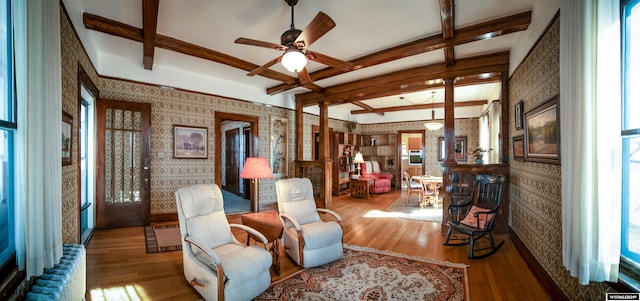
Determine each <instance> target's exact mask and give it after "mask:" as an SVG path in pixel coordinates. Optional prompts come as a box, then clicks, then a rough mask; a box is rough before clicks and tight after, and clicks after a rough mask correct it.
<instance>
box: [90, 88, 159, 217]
mask: <svg viewBox="0 0 640 301" xmlns="http://www.w3.org/2000/svg"><path fill="white" fill-rule="evenodd" d="M96 112H97V122H96V124H97V133H98V140H97V146H98V147H97V164H96V166H97V173H96V178H97V181H96V186H97V195H96V226H97V227H98V228H120V227H131V226H142V225H148V224H149V222H150V218H151V212H150V210H151V205H150V204H151V201H150V193H149V191H150V176H151V171H150V157H151V156H150V155H151V143H150V142H151V104H149V103H134V102H125V101H116V100H104V99H99V100H98V101H97V109H96Z"/></svg>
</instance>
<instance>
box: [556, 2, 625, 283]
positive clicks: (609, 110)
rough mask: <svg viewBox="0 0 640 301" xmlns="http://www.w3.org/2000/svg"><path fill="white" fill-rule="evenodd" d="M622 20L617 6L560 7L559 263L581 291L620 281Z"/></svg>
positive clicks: (569, 4) (563, 4)
mask: <svg viewBox="0 0 640 301" xmlns="http://www.w3.org/2000/svg"><path fill="white" fill-rule="evenodd" d="M619 14H620V12H619V3H618V1H610V0H567V1H562V2H561V4H560V41H561V42H560V114H561V117H560V121H561V124H560V129H561V134H560V137H561V139H562V146H561V159H562V244H563V246H562V256H563V263H564V266H565V267H566V268H567V270H568V271H569V272H570V274H571V275H572V276H573V277H577V278H578V279H579V282H580V284H583V285H587V284H588V283H589V281H599V282H600V281H612V282H617V279H618V267H619V262H620V228H621V224H620V223H621V219H620V215H621V213H620V212H621V211H620V210H621V207H620V197H621V195H620V191H621V189H620V179H621V172H620V166H621V156H620V151H621V147H620V141H621V140H620V107H621V104H620V102H621V92H620V24H619Z"/></svg>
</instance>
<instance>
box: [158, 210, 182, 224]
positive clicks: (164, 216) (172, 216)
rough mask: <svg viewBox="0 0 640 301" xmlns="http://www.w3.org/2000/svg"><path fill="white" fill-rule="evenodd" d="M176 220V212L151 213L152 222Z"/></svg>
mask: <svg viewBox="0 0 640 301" xmlns="http://www.w3.org/2000/svg"><path fill="white" fill-rule="evenodd" d="M177 221H178V213H177V212H174V213H157V214H152V215H151V222H152V223H163V222H177Z"/></svg>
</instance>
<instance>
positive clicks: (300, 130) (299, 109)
mask: <svg viewBox="0 0 640 301" xmlns="http://www.w3.org/2000/svg"><path fill="white" fill-rule="evenodd" d="M303 109H304V107H303V106H302V105H300V104H296V160H298V161H302V160H303V157H304V110H303ZM311 147H313V144H311Z"/></svg>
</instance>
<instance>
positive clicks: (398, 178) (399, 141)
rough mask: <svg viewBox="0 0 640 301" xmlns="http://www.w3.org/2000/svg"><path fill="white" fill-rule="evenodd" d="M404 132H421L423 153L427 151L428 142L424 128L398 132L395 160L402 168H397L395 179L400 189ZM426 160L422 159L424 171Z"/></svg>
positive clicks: (397, 187)
mask: <svg viewBox="0 0 640 301" xmlns="http://www.w3.org/2000/svg"><path fill="white" fill-rule="evenodd" d="M402 134H420V135H421V139H422V153H423V154H424V151H425V144H426V142H427V141H426V137H425V130H424V129H419V130H398V131H397V132H396V154H395V159H394V160H395V161H396V162H398V165H399V166H400V168H396V174H394V176H393V179H394V181H395V182H396V189H400V190H402V175H401V174H400V172H401V170H402V160H401V158H402ZM407 147H409V146H407ZM425 163H426V160H422V167H421V168H422V170H423V171H424V166H425Z"/></svg>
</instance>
